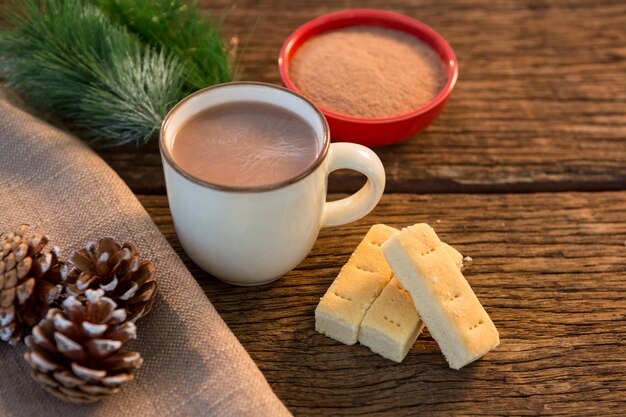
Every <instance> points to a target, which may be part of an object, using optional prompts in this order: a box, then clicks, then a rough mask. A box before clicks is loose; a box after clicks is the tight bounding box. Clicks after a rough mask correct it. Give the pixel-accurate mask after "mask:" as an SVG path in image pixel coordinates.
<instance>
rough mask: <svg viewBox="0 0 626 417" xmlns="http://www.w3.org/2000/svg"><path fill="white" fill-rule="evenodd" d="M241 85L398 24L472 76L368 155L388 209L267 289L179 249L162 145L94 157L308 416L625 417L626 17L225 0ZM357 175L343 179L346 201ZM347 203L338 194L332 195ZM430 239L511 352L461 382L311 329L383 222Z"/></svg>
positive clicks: (612, 10)
mask: <svg viewBox="0 0 626 417" xmlns="http://www.w3.org/2000/svg"><path fill="white" fill-rule="evenodd" d="M201 3H202V4H203V5H204V6H203V7H204V9H205V10H206V12H208V13H213V14H214V15H221V14H222V13H224V12H225V11H228V16H227V18H226V20H225V25H224V32H225V34H227V35H239V36H240V37H241V38H242V39H243V40H245V39H246V37H247V36H248V34H249V33H250V31H251V28H252V27H253V25H254V23H255V22H256V21H257V18H258V19H259V20H258V25H257V27H256V30H255V32H254V34H253V36H252V38H251V40H250V44H249V46H248V49H247V50H246V53H245V54H244V56H243V61H242V63H243V67H244V71H245V73H244V76H243V77H242V78H243V79H250V80H257V81H266V82H271V83H279V76H278V70H277V65H276V58H277V55H278V51H279V49H280V46H281V44H282V41H283V40H284V39H285V38H286V37H287V36H288V35H289V33H291V31H293V30H294V29H295V28H296V27H298V26H299V25H300V24H302V23H304V22H306V21H307V20H309V19H311V18H314V17H316V16H318V15H320V14H323V13H326V12H330V11H334V10H339V9H343V8H351V7H375V8H385V9H392V10H395V11H398V12H401V13H405V14H407V15H409V16H413V17H416V18H418V19H420V20H422V21H424V22H426V23H427V24H429V25H431V26H433V27H434V28H435V29H436V30H438V31H439V32H440V33H441V34H442V35H443V36H444V37H446V38H447V39H448V40H449V42H450V43H451V45H452V46H453V48H454V49H455V51H456V53H457V55H458V57H459V61H460V81H459V84H458V86H457V89H456V90H455V93H454V94H453V97H452V100H451V102H450V104H449V106H448V108H447V110H446V112H445V114H444V115H443V116H442V117H441V118H440V119H439V120H438V121H437V122H436V123H435V124H434V125H433V126H432V127H431V128H430V129H429V130H428V131H427V132H425V133H423V134H421V135H419V136H417V137H415V138H413V139H411V140H409V141H407V142H405V143H403V144H400V145H396V146H391V147H387V148H381V149H375V151H376V152H377V153H378V155H379V156H380V157H381V159H382V160H383V163H384V165H385V167H386V171H387V175H388V182H387V192H386V194H385V196H384V197H383V199H382V201H381V203H380V205H379V206H378V208H377V209H376V210H375V211H374V212H373V213H372V214H370V215H369V216H367V217H366V218H364V219H362V220H361V221H358V222H356V223H353V224H351V225H349V226H344V227H339V228H335V229H326V230H323V231H322V232H321V234H320V237H319V241H318V242H317V244H316V245H315V248H314V249H313V251H312V253H311V254H310V256H309V257H308V258H307V259H306V260H305V261H304V262H303V263H302V265H300V266H299V267H298V268H297V269H296V270H294V271H293V272H291V273H290V274H288V275H287V276H286V277H284V278H283V279H281V280H280V281H278V282H276V283H274V284H271V285H267V286H263V287H259V288H237V287H231V286H228V285H226V284H223V283H221V282H219V281H217V280H215V279H213V278H212V277H210V276H208V275H207V274H206V273H204V272H202V271H201V270H200V269H198V268H197V267H196V266H194V264H193V263H192V262H191V261H189V259H188V258H187V256H186V255H185V253H184V252H183V251H182V249H181V247H180V245H179V243H178V240H177V238H176V234H175V232H174V228H173V225H172V221H171V217H170V213H169V209H168V206H167V201H166V197H165V189H164V183H163V177H162V172H161V166H160V160H159V155H158V149H157V146H156V143H153V144H151V145H149V146H147V147H141V148H138V149H137V148H134V147H125V148H122V149H116V150H109V151H106V152H101V155H102V156H103V157H104V158H105V159H106V160H107V161H108V162H109V163H110V164H111V165H112V166H113V167H114V168H115V169H116V170H117V172H119V174H120V175H121V176H122V177H123V178H124V179H125V180H126V181H127V183H128V184H129V186H130V187H131V188H132V189H133V190H134V191H135V192H136V193H137V194H139V198H140V199H141V201H142V203H143V204H144V205H145V207H146V209H147V210H148V211H149V212H150V214H151V215H152V217H153V219H154V220H155V222H156V223H157V224H158V225H159V227H160V228H161V230H162V231H163V233H164V234H165V235H166V236H167V238H168V239H169V241H170V242H171V244H172V245H173V246H174V247H175V248H176V249H177V251H178V252H179V253H180V255H181V257H182V258H183V259H184V260H185V261H186V263H187V265H188V266H189V268H190V269H191V271H192V272H193V274H194V275H195V276H196V277H197V279H198V282H200V284H201V285H202V287H203V288H204V290H205V292H206V294H207V296H208V297H209V299H210V300H211V301H212V302H213V303H214V305H215V307H216V308H217V310H218V311H219V312H220V314H221V315H222V317H223V318H224V320H225V321H226V322H227V323H228V325H229V326H230V327H231V329H232V330H233V332H234V333H235V334H236V335H237V337H238V338H239V340H241V342H242V343H243V345H244V346H245V348H246V349H247V350H248V352H250V355H252V357H253V358H254V360H255V361H256V362H257V364H258V365H259V367H260V368H261V370H262V371H263V372H264V374H265V376H266V377H267V379H268V381H269V382H270V384H271V385H272V387H273V388H274V390H275V391H276V393H277V394H278V396H279V397H280V398H281V399H282V400H283V401H284V402H285V403H286V405H287V406H288V407H289V409H290V410H291V411H292V412H293V413H294V414H296V415H371V414H381V415H383V414H384V415H390V416H399V415H418V414H420V415H448V414H467V415H492V414H512V415H537V414H546V415H556V414H560V415H626V344H625V341H624V338H625V337H626V296H625V294H626V246H625V245H626V3H624V1H622V0H619V1H604V2H600V1H596V0H582V1H563V0H551V1H543V0H537V1H524V2H518V1H513V0H510V1H499V2H492V1H488V0H470V1H457V0H446V1H436V0H424V1H419V2H418V1H414V0H394V1H389V2H385V1H360V2H353V1H343V2H336V1H314V2H313V1H304V0H300V1H295V0H275V1H265V0H259V1H251V0H247V1H246V0H242V1H239V2H236V4H235V5H234V6H232V8H230V4H231V3H232V2H230V1H224V0H222V1H215V0H213V1H208V0H204V1H202V2H201ZM361 183H362V179H360V178H358V177H354V176H352V175H351V174H345V173H340V174H337V175H334V176H332V177H331V179H330V188H331V190H332V191H333V192H334V193H346V192H352V191H354V190H355V189H356V188H357V187H358V186H359V185H360V184H361ZM338 196H339V195H335V196H333V197H338ZM378 222H383V223H387V224H389V225H392V226H398V227H400V226H405V225H409V224H413V223H417V222H428V223H430V224H431V225H433V226H434V227H435V228H436V229H437V231H438V232H439V234H440V235H441V236H442V238H443V239H445V240H446V241H447V242H449V243H451V244H453V245H454V246H456V247H457V248H458V249H459V250H460V251H461V252H462V253H463V254H465V255H469V256H471V257H472V258H473V259H474V260H473V262H471V263H470V264H469V266H468V267H467V269H466V272H465V275H466V277H467V279H468V280H469V282H470V283H471V285H472V286H473V288H474V290H475V292H476V293H477V295H478V297H479V298H480V299H481V300H482V302H483V303H484V305H485V307H486V309H487V311H488V312H489V313H490V315H491V317H492V318H493V321H494V322H495V323H496V325H497V327H498V329H499V330H500V335H501V339H502V344H501V346H500V347H499V348H498V349H496V350H495V351H494V352H492V353H489V354H488V355H487V356H486V357H485V358H484V359H482V360H480V361H478V362H476V363H474V364H472V365H471V366H468V367H467V368H465V369H463V370H461V371H454V370H451V369H449V368H448V366H447V365H446V363H445V361H444V358H443V356H442V355H441V354H440V352H439V349H438V347H437V345H436V343H435V342H434V341H433V340H432V339H431V338H430V337H428V335H425V336H423V337H420V338H419V339H418V341H417V343H416V344H415V346H414V347H413V349H412V350H411V352H410V353H409V355H408V357H407V358H406V360H405V361H404V363H402V364H395V363H393V362H390V361H388V360H385V359H383V358H381V357H379V356H377V355H375V354H373V353H371V352H370V351H369V350H368V349H367V348H365V347H362V346H344V345H342V344H340V343H338V342H335V341H333V340H331V339H328V338H326V337H324V336H322V335H320V334H318V333H316V332H315V328H314V317H313V311H314V309H315V306H316V304H317V302H318V299H319V297H321V296H322V295H323V294H324V292H325V291H326V289H327V288H328V285H329V284H330V283H331V282H332V280H333V279H334V278H335V276H336V275H337V273H338V271H339V269H340V268H341V266H342V265H343V264H344V263H345V262H346V260H347V259H348V256H349V255H350V253H351V252H352V250H353V249H354V248H355V246H356V245H357V244H358V242H359V241H360V240H361V238H362V236H363V235H364V234H365V232H366V231H367V229H368V228H369V226H370V225H372V224H375V223H378Z"/></svg>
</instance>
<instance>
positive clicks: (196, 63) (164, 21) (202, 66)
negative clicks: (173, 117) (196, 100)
mask: <svg viewBox="0 0 626 417" xmlns="http://www.w3.org/2000/svg"><path fill="white" fill-rule="evenodd" d="M92 1H93V2H95V3H96V4H98V5H99V6H100V7H101V8H102V9H103V10H104V11H105V12H106V13H107V14H108V15H109V16H110V17H111V19H112V20H113V21H115V22H117V23H121V24H123V25H125V26H126V27H128V28H129V29H130V30H131V31H133V32H135V33H137V34H138V35H139V36H140V37H141V39H142V40H143V41H144V42H146V43H148V44H149V45H151V46H153V47H154V48H156V49H157V50H160V51H166V52H171V53H173V54H175V55H176V56H177V57H178V58H179V60H180V61H181V62H182V63H183V65H184V78H185V84H186V87H187V89H188V90H189V91H195V90H198V89H201V88H203V87H206V86H208V85H213V84H218V83H223V82H228V81H232V72H231V68H230V67H229V56H228V51H227V50H226V48H225V45H224V41H223V39H222V37H221V36H220V34H219V27H218V25H217V24H216V23H215V22H213V21H211V20H207V19H205V18H204V17H203V16H202V15H201V14H200V11H199V8H198V6H197V4H196V3H195V2H193V1H185V0H151V1H145V0H92Z"/></svg>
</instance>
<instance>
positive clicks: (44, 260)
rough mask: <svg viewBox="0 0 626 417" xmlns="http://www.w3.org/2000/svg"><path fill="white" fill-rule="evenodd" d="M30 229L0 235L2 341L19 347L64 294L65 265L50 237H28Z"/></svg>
mask: <svg viewBox="0 0 626 417" xmlns="http://www.w3.org/2000/svg"><path fill="white" fill-rule="evenodd" d="M27 233H28V226H26V225H24V226H20V227H19V228H18V230H17V231H15V232H11V233H8V234H6V235H2V236H0V340H2V341H4V342H9V343H10V344H16V343H17V342H18V341H19V340H20V339H21V338H22V337H23V336H24V335H26V334H27V333H28V332H29V331H30V329H31V327H32V326H34V325H35V324H37V322H38V321H39V320H41V319H42V318H43V317H44V316H45V315H46V312H47V311H48V309H49V308H50V305H51V304H53V303H54V302H56V301H57V299H58V298H59V297H60V295H61V292H62V286H61V284H62V282H63V281H64V280H65V278H66V277H67V268H66V266H65V265H64V264H63V263H62V262H60V261H59V249H58V248H54V249H53V250H49V249H47V248H46V245H47V244H48V238H47V237H46V236H45V235H43V234H41V233H39V234H35V235H32V236H31V237H27V236H26V234H27Z"/></svg>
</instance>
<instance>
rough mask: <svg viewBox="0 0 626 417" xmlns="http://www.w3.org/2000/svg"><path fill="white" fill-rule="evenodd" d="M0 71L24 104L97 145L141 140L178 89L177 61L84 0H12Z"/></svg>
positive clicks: (1, 38) (1, 35) (0, 44)
mask: <svg viewBox="0 0 626 417" xmlns="http://www.w3.org/2000/svg"><path fill="white" fill-rule="evenodd" d="M14 3H15V4H14V5H13V8H12V9H11V11H10V12H9V14H8V16H7V20H9V22H10V23H11V24H12V25H13V27H12V28H10V29H4V30H3V31H2V32H0V74H2V75H3V76H4V77H5V79H6V80H7V82H8V83H9V85H11V86H12V87H13V88H14V89H15V90H16V91H17V92H18V93H20V94H22V95H23V96H24V97H25V98H26V99H27V100H28V101H29V102H30V103H31V104H33V105H34V106H36V107H38V108H39V109H40V110H42V111H43V112H46V113H50V114H53V115H55V116H57V117H58V118H59V119H60V120H62V121H64V122H65V123H67V124H68V125H69V126H71V127H73V128H75V129H78V130H80V131H81V132H82V133H83V134H84V136H85V137H86V138H87V139H91V140H92V141H93V142H94V143H95V144H96V145H99V146H112V145H119V144H123V143H128V142H138V141H147V140H148V139H149V138H150V137H151V136H153V134H154V133H155V132H156V131H157V130H158V129H159V126H160V123H161V121H162V119H163V117H164V116H165V114H166V112H167V110H168V109H169V108H170V107H171V106H172V105H173V104H174V103H176V102H177V101H178V100H180V99H181V98H182V96H183V95H184V91H183V88H182V84H183V80H182V78H181V77H180V74H181V73H182V71H183V65H182V64H181V62H180V60H179V59H178V58H177V57H176V56H174V55H173V54H171V53H168V52H167V51H160V52H157V51H155V50H154V49H152V48H146V47H144V46H142V44H141V41H140V39H139V38H138V37H137V36H136V35H135V34H132V33H130V32H129V31H128V30H127V29H125V28H124V27H122V26H120V25H117V24H113V23H111V21H110V19H109V18H108V17H107V16H105V15H104V13H103V12H102V11H101V10H100V9H99V8H97V7H95V6H93V5H91V4H88V2H87V1H86V0H24V1H21V2H19V3H18V2H14Z"/></svg>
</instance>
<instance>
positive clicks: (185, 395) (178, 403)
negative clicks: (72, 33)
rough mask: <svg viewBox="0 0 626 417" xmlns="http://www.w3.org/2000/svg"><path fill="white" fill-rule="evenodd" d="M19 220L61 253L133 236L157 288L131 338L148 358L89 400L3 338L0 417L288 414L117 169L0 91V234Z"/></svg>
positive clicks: (139, 350)
mask: <svg viewBox="0 0 626 417" xmlns="http://www.w3.org/2000/svg"><path fill="white" fill-rule="evenodd" d="M23 223H28V224H31V225H33V226H35V227H36V228H37V229H40V230H42V231H45V232H46V233H47V234H48V236H49V237H50V239H51V241H52V242H53V243H54V244H56V245H58V246H60V247H61V248H62V249H63V251H64V253H65V254H69V251H70V250H71V249H72V248H77V247H78V246H79V245H80V244H82V243H84V242H86V241H87V240H90V239H92V240H93V239H98V238H100V237H103V236H113V237H115V238H116V239H118V240H120V241H124V240H133V241H134V242H135V243H136V244H137V246H138V248H139V250H140V252H141V254H142V255H143V256H145V257H146V258H148V259H151V260H153V261H154V262H155V264H156V265H157V274H158V281H159V294H158V298H157V302H156V304H155V307H154V309H153V310H152V312H151V313H150V314H149V315H148V316H147V317H145V318H143V319H142V320H140V321H139V322H138V329H139V336H138V340H137V341H135V342H133V344H132V345H130V347H131V348H132V349H134V350H136V351H138V352H140V353H141V355H142V356H143V358H144V365H143V367H142V368H141V369H140V370H139V372H137V373H136V375H135V376H136V380H135V381H133V382H130V383H129V384H127V385H126V386H125V387H124V388H123V390H122V392H121V393H119V394H117V395H114V396H111V397H110V398H108V399H106V400H104V401H101V402H100V403H97V404H94V405H82V406H78V405H69V404H66V403H63V402H62V401H60V400H57V399H55V398H54V397H52V396H50V395H48V394H47V393H45V392H44V391H43V390H42V389H40V388H39V386H38V385H37V384H36V383H35V382H34V381H32V380H31V378H30V376H29V368H28V366H27V364H26V362H25V361H24V360H23V358H22V355H23V352H24V349H25V348H24V346H20V347H19V348H13V347H10V346H7V345H4V344H2V345H1V346H0V363H1V365H0V366H1V368H0V415H2V416H29V417H30V416H115V417H124V416H133V417H141V416H238V415H245V416H282V415H289V412H288V411H287V409H286V408H285V407H284V405H283V404H282V403H281V402H280V400H278V398H277V397H276V396H275V394H274V393H273V392H272V390H271V388H270V387H269V385H268V384H267V382H266V380H265V378H264V377H263V375H262V374H261V372H260V371H259V369H258V368H257V366H256V365H255V364H254V362H253V361H252V359H251V358H250V356H249V355H248V354H247V352H246V351H245V350H244V348H243V347H242V346H241V344H240V343H239V342H238V341H237V339H236V338H235V336H234V335H233V334H232V333H231V331H230V330H229V329H228V327H227V326H226V324H225V323H224V322H223V321H222V319H221V318H220V316H219V315H218V314H217V312H216V311H215V309H214V308H213V306H212V305H211V303H210V302H209V300H208V299H207V298H206V296H205V295H204V293H203V292H202V289H201V288H200V286H199V285H198V284H197V283H196V281H195V280H194V278H193V277H192V276H191V274H190V273H189V271H188V270H187V269H186V268H185V265H183V263H182V262H181V260H180V259H179V257H178V256H177V255H176V253H175V252H174V250H173V249H172V248H171V247H170V245H169V244H168V243H167V241H166V240H165V238H164V237H163V235H162V234H161V233H160V232H159V230H158V229H157V227H156V225H155V224H154V223H153V222H152V220H151V219H150V216H149V215H148V213H146V211H145V210H144V209H143V207H142V206H141V204H140V203H139V201H138V200H137V199H136V198H135V196H134V195H133V193H132V192H131V191H130V189H128V187H127V186H126V185H125V184H124V182H123V181H122V180H121V179H120V178H119V177H118V176H117V174H115V172H113V170H111V168H109V166H107V164H106V163H104V161H102V160H101V159H100V158H99V157H98V156H97V155H96V154H95V153H94V152H92V151H91V150H90V149H89V148H88V147H87V146H85V145H84V144H82V143H81V142H80V141H79V140H77V139H76V138H74V137H72V136H70V135H68V134H67V133H65V132H62V131H60V130H58V129H56V128H54V127H52V126H50V125H48V124H46V123H45V122H43V121H41V120H39V119H37V118H36V117H33V116H31V115H30V114H28V113H26V112H24V111H22V110H21V109H20V108H18V107H17V106H16V105H15V104H14V100H13V99H11V98H8V97H7V93H6V92H4V91H2V89H1V88H0V231H5V230H9V229H13V228H14V227H16V226H18V225H20V224H23Z"/></svg>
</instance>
